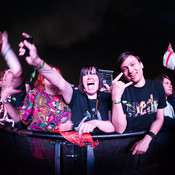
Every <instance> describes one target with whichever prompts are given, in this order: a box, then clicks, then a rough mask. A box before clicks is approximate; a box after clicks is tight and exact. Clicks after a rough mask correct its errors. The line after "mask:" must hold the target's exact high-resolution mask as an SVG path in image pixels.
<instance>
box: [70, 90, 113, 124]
mask: <svg viewBox="0 0 175 175" xmlns="http://www.w3.org/2000/svg"><path fill="white" fill-rule="evenodd" d="M69 106H70V108H71V113H72V117H71V118H72V121H73V123H74V127H77V126H78V125H79V123H80V122H81V121H82V119H83V118H84V117H86V116H88V119H87V120H92V119H98V120H109V111H111V106H112V105H111V94H110V93H106V92H99V98H98V107H97V117H95V107H96V99H88V98H87V96H86V95H83V94H81V92H80V91H79V90H75V89H74V90H73V96H72V100H71V102H70V104H69Z"/></svg>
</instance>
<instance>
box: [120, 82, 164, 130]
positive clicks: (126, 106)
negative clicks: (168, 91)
mask: <svg viewBox="0 0 175 175" xmlns="http://www.w3.org/2000/svg"><path fill="white" fill-rule="evenodd" d="M122 105H123V110H124V113H125V114H126V117H127V128H126V130H127V131H130V130H143V129H148V128H149V127H150V125H151V124H152V122H153V121H154V120H155V118H156V112H157V109H161V108H164V107H166V99H165V91H164V88H163V86H162V84H161V83H160V82H157V81H154V80H146V83H145V85H144V86H143V87H141V88H138V87H134V86H129V87H127V88H126V89H125V91H124V93H123V96H122Z"/></svg>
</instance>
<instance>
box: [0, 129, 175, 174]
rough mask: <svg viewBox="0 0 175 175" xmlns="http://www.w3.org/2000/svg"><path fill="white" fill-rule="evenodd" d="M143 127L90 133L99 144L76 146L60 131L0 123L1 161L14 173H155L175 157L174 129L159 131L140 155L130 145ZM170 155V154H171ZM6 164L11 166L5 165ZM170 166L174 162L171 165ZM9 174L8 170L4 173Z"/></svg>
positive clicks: (170, 163)
mask: <svg viewBox="0 0 175 175" xmlns="http://www.w3.org/2000/svg"><path fill="white" fill-rule="evenodd" d="M145 132H146V131H139V132H129V133H124V134H117V133H114V134H104V135H92V138H93V140H94V141H96V140H98V141H99V145H98V146H96V147H95V148H92V147H91V145H90V144H88V143H87V145H86V147H79V146H77V145H75V144H72V143H70V142H69V141H67V140H65V139H64V137H63V136H62V135H60V134H55V133H46V132H37V131H29V130H23V129H17V128H9V127H6V126H0V139H1V140H0V155H1V156H0V165H1V167H5V168H6V170H7V171H9V172H10V173H13V174H25V175H28V174H31V173H32V175H34V174H42V175H44V174H49V175H51V174H54V175H60V174H61V175H62V174H63V175H66V174H68V175H70V174H83V175H102V174H108V175H113V174H117V175H120V174H121V175H122V174H141V175H142V174H146V175H148V174H149V175H151V174H154V175H155V174H157V173H163V172H166V173H167V170H169V171H170V172H171V171H172V170H173V168H172V169H171V165H172V162H173V161H174V155H175V151H174V148H175V147H174V146H175V144H174V141H173V140H174V132H173V131H169V130H163V131H161V132H160V133H159V134H158V135H157V136H156V138H155V139H154V140H152V142H151V143H150V147H149V149H148V151H147V152H146V153H145V154H143V155H132V154H131V151H130V148H131V147H132V145H133V144H134V143H135V142H136V141H138V140H140V139H141V138H142V137H143V136H144V134H145ZM170 156H171V157H170ZM9 166H12V168H10V169H8V167H9ZM172 167H173V166H172ZM7 174H8V173H7Z"/></svg>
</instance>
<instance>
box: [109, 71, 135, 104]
mask: <svg viewBox="0 0 175 175" xmlns="http://www.w3.org/2000/svg"><path fill="white" fill-rule="evenodd" d="M122 75H123V73H122V72H121V73H120V74H119V75H118V76H117V77H116V78H115V79H114V80H113V81H112V85H111V93H112V100H113V101H120V100H121V97H122V94H123V92H124V90H125V88H126V87H128V86H130V85H131V84H133V82H128V83H124V82H122V81H119V79H120V78H121V77H122Z"/></svg>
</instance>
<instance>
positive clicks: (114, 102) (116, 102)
mask: <svg viewBox="0 0 175 175" xmlns="http://www.w3.org/2000/svg"><path fill="white" fill-rule="evenodd" d="M112 103H113V104H119V103H121V101H112Z"/></svg>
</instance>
